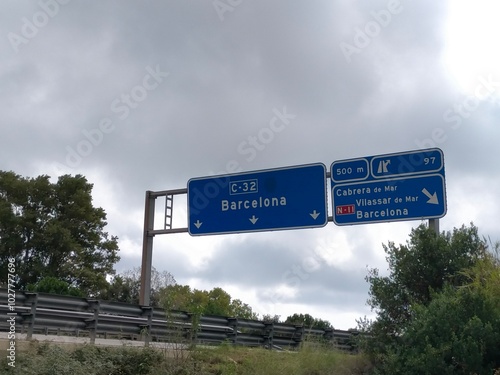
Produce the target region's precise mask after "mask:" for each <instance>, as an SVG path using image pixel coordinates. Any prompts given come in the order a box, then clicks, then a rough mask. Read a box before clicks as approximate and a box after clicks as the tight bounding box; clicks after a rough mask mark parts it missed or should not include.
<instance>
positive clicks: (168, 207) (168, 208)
mask: <svg viewBox="0 0 500 375" xmlns="http://www.w3.org/2000/svg"><path fill="white" fill-rule="evenodd" d="M173 207H174V196H173V195H165V225H164V227H163V229H172V216H173V213H174V211H173Z"/></svg>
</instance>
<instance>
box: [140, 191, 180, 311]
mask: <svg viewBox="0 0 500 375" xmlns="http://www.w3.org/2000/svg"><path fill="white" fill-rule="evenodd" d="M186 193H187V189H175V190H164V191H150V190H148V191H146V203H145V205H144V207H145V208H144V234H143V242H142V266H141V289H140V292H139V304H140V305H143V306H149V305H150V302H151V301H150V297H151V268H152V263H153V238H154V236H155V235H157V234H168V233H185V232H187V231H188V229H187V228H172V218H173V205H174V195H180V194H186ZM158 197H165V219H164V225H163V229H156V230H155V229H154V222H155V203H156V198H158Z"/></svg>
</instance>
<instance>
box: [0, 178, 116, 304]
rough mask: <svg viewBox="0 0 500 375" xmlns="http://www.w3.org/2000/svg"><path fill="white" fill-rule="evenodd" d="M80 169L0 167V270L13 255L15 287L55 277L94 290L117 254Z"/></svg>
mask: <svg viewBox="0 0 500 375" xmlns="http://www.w3.org/2000/svg"><path fill="white" fill-rule="evenodd" d="M92 187H93V185H92V184H90V183H88V182H87V180H86V179H85V177H83V176H81V175H77V176H74V177H72V176H69V175H64V176H61V177H59V179H58V180H57V182H56V183H51V182H50V180H49V176H45V175H44V176H38V177H36V178H23V177H21V176H19V175H17V174H15V173H13V172H3V171H0V272H1V273H2V274H6V267H7V261H8V259H9V258H14V259H15V261H16V272H17V276H18V280H17V287H18V288H20V289H25V288H26V287H27V285H28V284H33V285H35V284H37V283H38V282H39V281H40V280H41V279H42V278H43V277H55V278H58V279H60V280H62V281H65V282H67V283H68V284H69V285H71V286H73V287H76V288H79V289H80V290H81V291H82V292H83V293H84V294H87V295H95V294H97V293H98V292H99V291H101V290H102V289H104V288H105V287H106V285H107V281H106V276H107V275H111V274H113V273H114V270H113V266H114V264H115V263H116V262H117V261H118V260H119V257H118V255H117V252H118V244H117V238H116V237H114V236H109V235H108V233H107V232H105V231H104V227H105V226H106V224H107V223H106V213H105V212H104V210H103V209H102V208H98V207H94V206H93V204H92V195H91V193H92Z"/></svg>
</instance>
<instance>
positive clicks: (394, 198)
mask: <svg viewBox="0 0 500 375" xmlns="http://www.w3.org/2000/svg"><path fill="white" fill-rule="evenodd" d="M331 180H332V201H333V221H334V222H335V224H337V225H352V224H366V223H374V222H388V221H401V220H418V219H435V218H440V217H443V216H444V215H445V214H446V190H445V176H444V158H443V152H442V151H441V150H440V149H438V148H433V149H427V150H419V151H410V152H404V153H397V154H387V155H377V156H370V157H364V158H357V159H350V160H339V161H336V162H334V163H333V164H332V166H331Z"/></svg>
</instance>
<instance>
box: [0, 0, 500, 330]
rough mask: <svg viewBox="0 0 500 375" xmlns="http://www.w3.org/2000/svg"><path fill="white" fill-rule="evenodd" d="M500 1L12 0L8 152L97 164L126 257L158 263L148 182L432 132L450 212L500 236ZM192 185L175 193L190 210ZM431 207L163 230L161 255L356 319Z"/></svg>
mask: <svg viewBox="0 0 500 375" xmlns="http://www.w3.org/2000/svg"><path fill="white" fill-rule="evenodd" d="M499 12H500V7H499V6H498V5H497V3H496V2H495V1H493V0H491V1H477V0H476V1H465V0H450V1H448V2H445V1H443V2H435V1H418V2H416V1H413V2H410V1H406V0H405V1H397V0H389V1H370V2H363V3H361V2H352V1H347V0H337V1H332V0H312V1H297V0H288V1H285V0H273V1H269V0H266V1H264V0H253V1H250V0H204V1H189V2H188V1H172V0H168V1H140V2H139V1H131V0H120V1H118V0H115V1H99V2H88V1H81V0H72V1H68V0H64V1H63V0H40V1H18V0H4V1H2V2H1V4H0V25H1V26H0V30H1V38H0V61H1V63H0V96H1V100H0V103H1V108H2V111H1V113H2V115H1V116H0V127H1V137H0V169H2V170H13V171H15V172H16V173H18V174H21V175H23V176H30V177H34V176H37V175H40V174H48V175H50V176H52V177H53V178H57V176H58V175H61V174H65V173H70V174H73V175H74V174H83V175H85V176H86V177H87V178H88V180H89V181H90V182H92V183H93V184H94V193H93V195H94V198H95V204H96V205H98V206H101V207H103V208H104V209H105V210H106V212H107V213H108V222H109V225H108V228H107V229H108V230H109V232H110V233H111V234H113V235H117V236H118V237H119V243H120V255H121V261H120V262H119V263H118V264H117V267H116V268H117V271H118V272H123V271H125V270H128V269H131V268H133V267H136V266H139V265H140V263H141V249H142V233H143V220H144V195H145V191H146V190H152V191H161V190H168V189H178V188H185V187H186V186H187V181H188V180H189V179H190V178H194V177H201V176H210V175H215V174H221V173H227V172H234V171H254V170H262V169H268V168H281V167H285V166H293V165H301V164H309V163H323V164H325V165H326V166H327V168H329V167H330V165H331V164H332V162H334V161H336V160H341V159H349V158H357V157H364V156H370V155H378V154H386V153H393V152H402V151H408V150H419V149H423V148H428V147H439V148H441V149H442V150H443V153H444V158H445V167H446V186H447V188H446V189H447V190H446V192H447V198H448V200H447V207H448V211H447V214H446V216H445V217H444V218H442V219H441V220H440V225H441V229H442V230H451V229H453V227H457V226H461V225H462V224H468V223H470V222H471V221H473V222H474V224H476V225H477V226H478V227H479V229H480V232H481V234H483V235H489V236H491V237H492V239H496V240H498V239H500V230H499V228H498V222H499V218H500V212H499V205H500V197H499V194H498V192H499V191H500V164H499V163H498V161H499V159H500V151H499V150H500V149H499V147H498V141H499V139H500V128H499V126H498V120H499V118H500V52H499V49H498V48H497V46H498V35H500V27H499V26H498V22H497V21H498V15H499ZM277 113H280V114H281V119H280V120H279V121H278V122H276V120H274V121H273V119H275V117H276V116H277ZM163 204H164V203H163V201H162V199H160V198H159V199H158V200H157V208H158V211H157V215H156V228H157V229H161V228H162V205H163ZM186 205H187V204H186V196H185V195H181V196H176V198H175V200H174V227H176V228H183V227H186V225H187V213H186V211H187V209H186ZM328 205H329V210H330V215H331V203H330V202H329V203H328ZM420 223H421V222H420V221H407V222H393V223H377V224H365V225H353V226H336V225H335V224H334V223H331V222H330V223H328V225H326V226H325V227H322V228H318V229H301V230H287V231H275V232H259V233H245V234H228V235H215V236H199V237H192V236H190V235H189V234H187V233H182V234H169V235H159V236H156V237H155V239H154V256H153V266H154V267H156V268H157V269H158V270H160V271H163V270H167V271H169V272H171V273H172V274H173V275H174V277H175V278H176V279H177V281H178V283H180V284H189V285H190V286H191V287H193V288H199V289H212V288H213V287H222V288H224V289H225V290H226V291H228V292H229V293H230V294H231V296H232V297H233V298H239V299H241V300H243V301H244V302H246V303H249V304H250V305H251V306H252V307H253V308H254V310H255V311H256V312H258V313H259V314H261V315H263V314H272V315H274V314H278V315H281V316H282V318H283V319H284V318H286V316H288V315H291V314H293V313H309V314H311V315H313V316H315V317H317V318H321V319H325V320H329V321H330V322H331V323H332V324H333V325H334V326H335V327H336V328H342V329H347V328H351V327H355V325H356V323H355V319H357V318H359V317H362V316H364V315H367V316H368V317H372V316H373V313H372V312H371V311H370V309H369V307H368V306H366V304H365V301H366V299H367V297H368V285H367V284H366V282H365V281H364V277H365V275H366V273H367V267H378V268H380V269H381V271H382V272H386V268H387V266H386V263H385V254H384V252H383V248H382V244H383V243H387V242H388V241H394V242H396V243H404V242H405V241H406V239H407V238H408V233H409V232H410V230H411V228H412V227H415V226H417V225H419V224H420Z"/></svg>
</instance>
